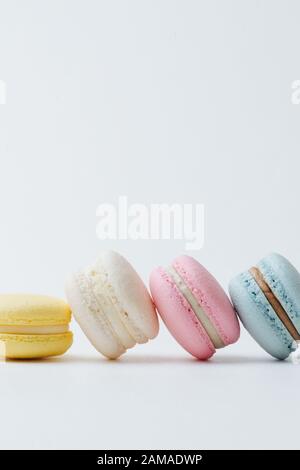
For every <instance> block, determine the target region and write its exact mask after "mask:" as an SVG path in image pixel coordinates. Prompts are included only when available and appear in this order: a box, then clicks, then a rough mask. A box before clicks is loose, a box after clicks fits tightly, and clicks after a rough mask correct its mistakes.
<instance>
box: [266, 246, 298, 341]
mask: <svg viewBox="0 0 300 470" xmlns="http://www.w3.org/2000/svg"><path fill="white" fill-rule="evenodd" d="M257 267H258V269H259V270H260V272H261V273H262V275H263V277H264V279H265V281H266V283H267V284H268V286H269V287H270V289H271V291H272V292H273V294H274V295H275V296H276V297H277V299H278V300H279V302H280V303H281V305H282V307H283V308H284V310H285V312H286V313H287V315H288V316H289V318H290V320H291V321H292V322H293V324H294V326H295V328H296V329H297V330H298V332H300V274H299V272H298V271H297V270H296V269H295V268H294V266H293V265H292V264H291V263H290V262H289V261H288V260H287V259H286V258H284V257H283V256H281V255H279V254H277V253H272V254H271V255H269V256H266V257H265V258H263V259H262V260H261V261H260V262H259V263H258V265H257Z"/></svg>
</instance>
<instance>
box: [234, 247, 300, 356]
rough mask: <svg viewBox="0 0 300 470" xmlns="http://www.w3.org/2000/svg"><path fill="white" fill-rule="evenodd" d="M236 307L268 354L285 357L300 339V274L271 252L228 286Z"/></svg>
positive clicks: (242, 319) (249, 329) (287, 262)
mask: <svg viewBox="0 0 300 470" xmlns="http://www.w3.org/2000/svg"><path fill="white" fill-rule="evenodd" d="M229 292H230V296H231V299H232V302H233V304H234V307H235V309H236V311H237V313H238V315H239V317H240V319H241V321H242V323H243V324H244V326H245V328H246V329H247V330H248V332H249V333H250V334H251V335H252V336H253V338H254V339H255V340H256V341H257V342H258V343H259V344H260V346H261V347H262V348H263V349H264V350H265V351H267V352H268V353H269V354H271V355H272V356H274V357H275V358H277V359H286V358H287V357H288V356H289V354H290V353H291V352H292V351H294V350H295V349H296V347H297V341H299V340H300V334H299V333H300V274H299V272H298V271H297V269H296V268H295V267H294V266H293V265H292V264H291V263H290V262H289V261H288V260H287V259H286V258H284V257H283V256H281V255H279V254H277V253H272V254H270V255H268V256H266V257H265V258H263V259H262V260H261V261H259V262H258V263H257V265H256V266H254V267H251V268H250V269H248V270H246V271H244V272H242V273H241V274H239V275H238V276H236V277H235V278H234V279H232V281H231V282H230V285H229Z"/></svg>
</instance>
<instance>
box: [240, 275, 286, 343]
mask: <svg viewBox="0 0 300 470" xmlns="http://www.w3.org/2000/svg"><path fill="white" fill-rule="evenodd" d="M241 281H242V283H243V284H244V287H245V289H247V292H248V294H249V296H250V297H251V300H252V301H253V302H254V303H255V304H256V306H257V307H258V309H259V311H260V314H261V315H262V316H263V318H264V320H265V322H266V323H267V324H268V325H269V326H270V328H271V329H272V330H273V332H274V333H275V334H276V336H277V337H279V338H280V341H282V343H283V344H284V345H285V346H287V347H288V348H289V349H290V350H291V351H292V350H293V349H294V348H293V341H294V340H293V338H292V336H291V335H290V333H289V332H288V330H287V329H286V328H285V326H284V324H283V323H282V321H281V320H280V319H279V317H278V316H277V314H276V312H275V311H274V309H273V308H272V306H271V304H270V303H269V302H268V300H267V299H266V297H265V295H264V293H263V292H262V290H261V289H260V287H259V285H258V284H257V282H256V281H255V279H254V278H253V277H252V275H251V274H250V272H249V271H245V272H244V273H242V274H241Z"/></svg>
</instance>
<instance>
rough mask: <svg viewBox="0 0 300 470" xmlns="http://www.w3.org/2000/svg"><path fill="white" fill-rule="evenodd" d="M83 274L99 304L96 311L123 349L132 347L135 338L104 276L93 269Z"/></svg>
mask: <svg viewBox="0 0 300 470" xmlns="http://www.w3.org/2000/svg"><path fill="white" fill-rule="evenodd" d="M85 274H86V277H87V282H88V283H89V285H90V288H91V291H92V293H93V295H94V297H95V300H96V303H97V305H98V306H99V311H98V313H99V314H100V315H102V316H103V317H104V318H105V319H106V322H107V324H109V325H110V329H111V331H112V334H113V335H114V336H115V338H116V339H117V341H118V342H120V343H121V345H122V346H123V348H124V349H125V350H126V349H129V348H132V347H133V346H134V345H135V344H136V338H135V337H134V335H133V334H132V332H131V331H130V330H129V329H128V328H126V324H124V322H123V321H122V320H123V318H122V314H121V312H120V310H119V308H118V302H117V299H115V298H114V297H113V296H112V295H111V292H110V291H109V290H108V288H107V285H106V283H105V276H104V275H101V273H99V272H98V271H97V272H96V271H95V270H90V271H89V270H87V271H86V273H85Z"/></svg>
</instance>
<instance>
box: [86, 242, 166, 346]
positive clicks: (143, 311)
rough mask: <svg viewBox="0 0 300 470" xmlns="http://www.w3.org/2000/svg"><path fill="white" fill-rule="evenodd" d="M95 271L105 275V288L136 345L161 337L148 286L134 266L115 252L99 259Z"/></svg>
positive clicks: (102, 255)
mask: <svg viewBox="0 0 300 470" xmlns="http://www.w3.org/2000/svg"><path fill="white" fill-rule="evenodd" d="M93 268H94V269H95V271H97V272H101V273H104V275H105V277H106V285H107V286H108V288H109V289H110V291H111V293H113V294H111V295H113V297H114V301H116V302H117V303H118V306H119V308H120V309H121V310H122V312H123V315H122V320H123V321H124V322H125V324H126V328H127V330H128V331H129V332H130V334H131V335H132V336H133V337H134V338H135V340H136V342H137V343H145V342H146V341H147V340H148V339H152V338H154V337H155V336H156V335H157V334H158V329H159V325H158V318H157V314H156V311H155V307H154V304H153V302H152V299H151V297H150V294H149V292H148V290H147V289H146V286H145V284H144V283H143V281H142V280H141V278H140V277H139V275H138V274H137V273H136V271H135V270H134V269H133V267H132V266H131V264H130V263H129V262H128V261H127V260H126V259H125V258H123V256H121V255H119V254H118V253H116V252H114V251H104V252H102V253H101V254H100V256H99V257H98V259H97V261H96V263H95V265H94V266H93Z"/></svg>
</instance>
